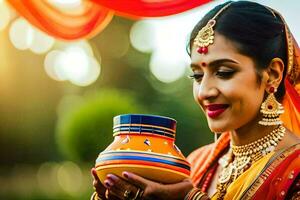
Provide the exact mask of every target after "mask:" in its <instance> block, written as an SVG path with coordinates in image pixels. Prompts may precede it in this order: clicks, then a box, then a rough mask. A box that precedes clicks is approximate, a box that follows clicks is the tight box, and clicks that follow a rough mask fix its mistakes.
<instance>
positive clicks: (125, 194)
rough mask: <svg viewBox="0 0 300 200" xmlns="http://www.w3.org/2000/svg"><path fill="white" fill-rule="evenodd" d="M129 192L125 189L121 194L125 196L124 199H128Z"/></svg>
mask: <svg viewBox="0 0 300 200" xmlns="http://www.w3.org/2000/svg"><path fill="white" fill-rule="evenodd" d="M130 194H131V191H130V190H125V192H124V194H123V196H124V197H125V199H129V196H130Z"/></svg>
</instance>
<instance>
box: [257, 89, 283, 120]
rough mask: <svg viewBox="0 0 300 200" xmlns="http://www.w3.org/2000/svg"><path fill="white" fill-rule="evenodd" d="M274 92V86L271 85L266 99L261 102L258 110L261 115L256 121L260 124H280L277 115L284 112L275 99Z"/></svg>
mask: <svg viewBox="0 0 300 200" xmlns="http://www.w3.org/2000/svg"><path fill="white" fill-rule="evenodd" d="M274 93H275V88H274V87H271V88H270V90H269V94H268V96H267V98H266V100H264V102H263V103H262V104H261V107H260V112H261V113H262V115H263V116H262V119H261V120H260V121H259V122H258V123H259V124H261V125H264V126H273V125H280V124H282V121H281V120H280V118H279V116H280V115H281V114H282V113H283V112H284V109H283V106H282V105H281V103H279V102H278V101H277V100H276V98H275V96H274Z"/></svg>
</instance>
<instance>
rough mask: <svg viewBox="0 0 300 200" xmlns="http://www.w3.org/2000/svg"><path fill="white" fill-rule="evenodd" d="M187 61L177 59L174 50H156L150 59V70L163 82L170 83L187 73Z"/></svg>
mask: <svg viewBox="0 0 300 200" xmlns="http://www.w3.org/2000/svg"><path fill="white" fill-rule="evenodd" d="M186 65H187V63H186V62H185V61H184V60H180V59H176V56H174V55H173V54H172V52H162V51H155V52H154V53H153V54H152V56H151V60H150V71H151V72H152V74H153V75H154V76H155V77H156V78H157V79H158V80H160V81H161V82H164V83H170V82H174V81H176V80H178V79H179V78H180V77H182V76H183V75H184V74H185V70H186Z"/></svg>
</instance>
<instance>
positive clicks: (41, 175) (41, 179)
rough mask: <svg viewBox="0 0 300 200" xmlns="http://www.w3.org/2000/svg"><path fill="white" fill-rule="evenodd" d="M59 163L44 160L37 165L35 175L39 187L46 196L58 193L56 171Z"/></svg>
mask: <svg viewBox="0 0 300 200" xmlns="http://www.w3.org/2000/svg"><path fill="white" fill-rule="evenodd" d="M59 167H60V165H59V164H58V163H55V162H46V163H43V164H41V166H40V167H39V169H38V171H37V174H36V177H37V181H38V185H39V188H40V189H41V190H42V191H43V192H44V193H46V195H47V196H50V197H51V196H52V195H55V194H56V193H58V191H59V188H60V187H59V185H58V184H57V172H58V169H59Z"/></svg>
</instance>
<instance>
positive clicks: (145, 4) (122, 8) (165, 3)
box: [91, 0, 212, 18]
mask: <svg viewBox="0 0 300 200" xmlns="http://www.w3.org/2000/svg"><path fill="white" fill-rule="evenodd" d="M91 1H93V2H95V3H96V4H99V5H101V6H105V7H106V8H109V9H111V10H114V11H115V12H116V14H117V15H120V16H125V17H131V18H142V17H162V16H168V15H173V14H178V13H181V12H184V11H187V10H190V9H192V8H195V7H198V6H200V5H203V4H205V3H208V2H211V1H212V0H127V1H124V0H119V1H118V0H109V1H108V0H91Z"/></svg>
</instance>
